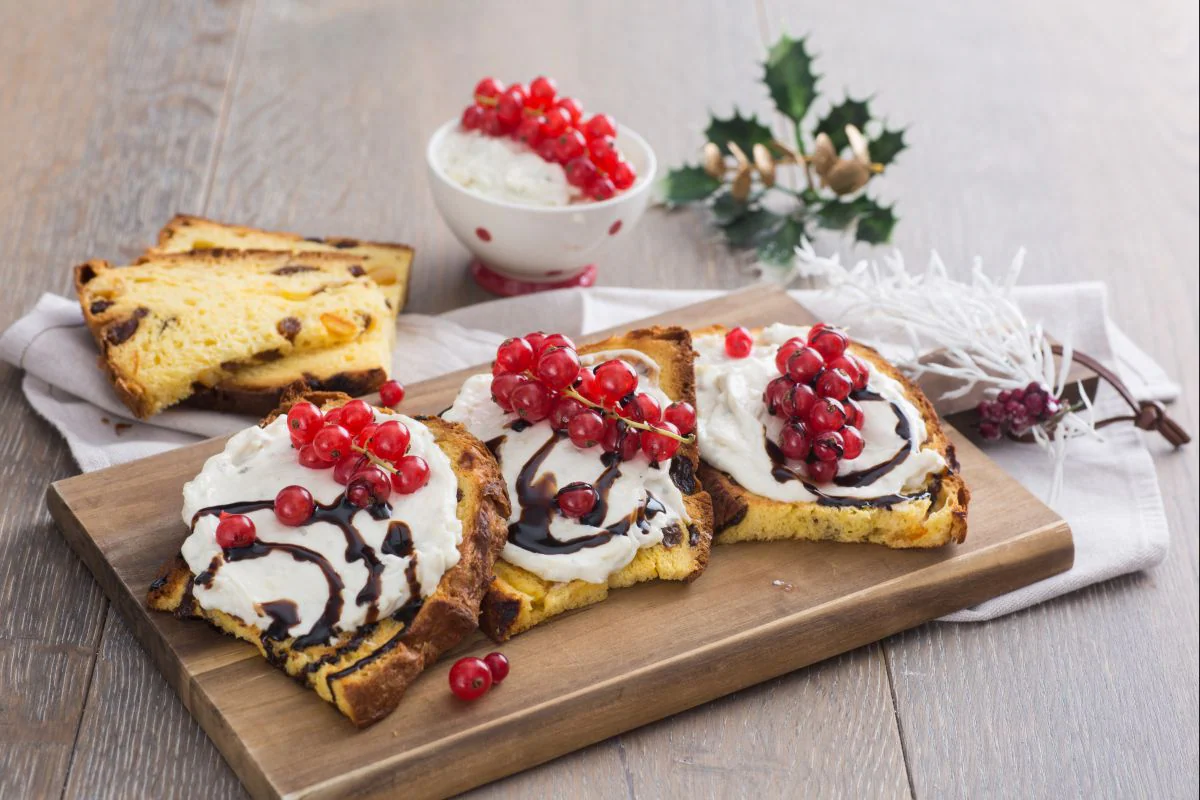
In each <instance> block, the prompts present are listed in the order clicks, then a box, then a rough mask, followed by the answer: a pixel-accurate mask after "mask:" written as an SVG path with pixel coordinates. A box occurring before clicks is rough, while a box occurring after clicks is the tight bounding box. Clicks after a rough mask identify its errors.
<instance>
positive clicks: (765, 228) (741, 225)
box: [721, 208, 787, 247]
mask: <svg viewBox="0 0 1200 800" xmlns="http://www.w3.org/2000/svg"><path fill="white" fill-rule="evenodd" d="M786 220H787V217H784V216H783V215H782V214H776V213H775V212H774V211H768V210H767V209H765V208H755V209H750V210H748V211H747V212H746V213H744V214H741V215H740V216H738V217H736V218H734V219H733V220H731V221H730V222H728V223H726V224H725V225H722V226H721V227H722V229H723V230H724V231H725V238H726V240H728V242H729V244H730V246H731V247H755V246H757V245H758V243H759V242H761V241H764V240H765V239H768V238H770V237H771V236H772V235H774V233H775V231H776V229H778V228H779V227H780V226H781V225H783V224H784V222H785V221H786Z"/></svg>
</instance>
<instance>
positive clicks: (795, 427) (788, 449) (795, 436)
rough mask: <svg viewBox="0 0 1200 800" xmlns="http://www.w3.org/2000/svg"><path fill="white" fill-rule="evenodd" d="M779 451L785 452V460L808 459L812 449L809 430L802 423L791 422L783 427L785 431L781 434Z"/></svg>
mask: <svg viewBox="0 0 1200 800" xmlns="http://www.w3.org/2000/svg"><path fill="white" fill-rule="evenodd" d="M779 449H780V450H782V451H783V455H784V457H785V458H790V459H792V460H793V461H803V460H804V459H806V458H808V454H809V452H810V451H811V449H812V440H811V439H809V436H808V429H807V428H805V427H804V424H803V423H801V422H789V423H788V424H787V425H784V426H783V430H782V431H780V432H779Z"/></svg>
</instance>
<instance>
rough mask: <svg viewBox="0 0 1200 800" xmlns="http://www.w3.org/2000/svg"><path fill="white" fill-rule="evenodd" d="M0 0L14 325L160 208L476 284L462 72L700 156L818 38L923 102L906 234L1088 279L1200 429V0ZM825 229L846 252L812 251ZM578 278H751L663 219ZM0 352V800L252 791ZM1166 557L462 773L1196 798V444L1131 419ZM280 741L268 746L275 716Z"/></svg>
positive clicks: (960, 259)
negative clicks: (535, 81)
mask: <svg viewBox="0 0 1200 800" xmlns="http://www.w3.org/2000/svg"><path fill="white" fill-rule="evenodd" d="M28 8H29V7H28V6H27V5H26V4H23V3H19V2H17V0H0V76H2V77H0V265H2V266H0V276H2V282H0V286H2V287H3V289H2V290H0V326H7V325H8V324H9V323H11V322H12V321H13V320H15V319H16V318H17V317H19V316H20V315H21V314H22V313H24V312H25V311H26V310H28V309H29V308H30V307H31V306H32V305H33V303H34V302H35V301H36V299H37V297H38V296H39V295H40V294H41V293H42V292H46V291H50V292H63V293H65V292H66V291H67V289H68V267H70V266H71V265H72V264H74V263H75V262H78V261H80V260H83V259H85V258H90V257H106V258H110V259H118V260H119V259H122V258H128V257H130V256H133V255H135V254H136V253H138V252H139V250H140V249H141V248H142V247H143V246H144V245H145V244H146V243H148V242H149V241H150V240H151V239H152V237H153V236H154V233H155V231H156V230H157V229H158V227H159V226H160V225H161V224H162V223H163V222H164V221H165V220H166V218H167V217H168V216H169V215H170V214H171V213H173V212H175V211H176V210H180V211H190V212H194V213H201V214H207V215H210V216H214V217H217V218H222V219H228V220H231V221H244V222H248V223H254V224H261V225H264V226H280V227H283V228H287V229H298V230H302V231H307V232H313V233H337V234H342V233H344V234H353V235H360V236H364V237H374V238H381V239H401V240H405V241H408V242H410V243H411V244H413V245H414V246H415V247H416V248H417V253H418V257H417V259H418V260H417V272H416V275H415V277H414V281H413V285H412V294H411V297H412V299H411V302H410V305H409V309H410V310H411V311H417V312H438V311H443V310H446V309H450V308H454V307H457V306H462V305H466V304H470V303H474V302H478V301H480V300H483V299H486V298H485V295H484V294H483V293H482V292H481V291H480V290H479V289H477V288H475V287H474V286H473V285H471V284H470V283H469V282H467V281H466V279H465V277H464V268H465V263H466V255H465V251H464V250H463V249H462V248H461V247H460V246H459V245H458V244H457V243H456V242H455V241H454V240H453V239H452V238H451V236H450V234H449V232H448V231H447V230H446V228H445V227H444V226H443V225H442V224H441V222H440V220H439V219H438V217H437V215H436V212H435V211H434V209H433V205H432V202H431V198H430V195H429V192H428V190H427V188H426V184H425V176H424V174H423V173H424V169H425V167H424V163H423V143H424V140H425V138H426V137H427V135H428V134H429V133H430V132H431V131H432V130H433V128H434V127H435V126H436V125H437V124H438V123H440V122H441V121H442V120H444V119H446V118H447V117H449V116H451V115H452V114H456V113H457V112H458V111H459V109H460V107H461V105H462V103H463V98H464V97H465V96H466V95H467V93H468V92H469V91H470V87H471V86H472V85H473V83H474V81H475V80H476V79H477V78H478V77H479V76H481V75H482V74H484V73H485V72H486V73H494V74H496V75H497V76H500V77H509V76H519V77H525V78H528V77H531V76H533V75H535V74H537V73H540V72H543V71H545V72H549V73H551V74H553V75H555V76H556V77H557V78H558V80H559V81H560V84H561V85H563V86H564V87H570V88H571V89H572V90H573V91H574V92H575V93H576V94H578V95H579V96H580V97H582V98H585V99H586V100H587V101H588V102H589V103H590V104H591V105H592V106H594V107H598V108H604V109H611V110H613V111H614V112H615V113H616V114H617V115H618V116H619V117H620V119H621V120H622V121H624V122H626V123H628V124H629V125H630V126H631V127H633V128H634V129H635V130H638V131H639V132H641V133H643V134H644V135H646V137H647V138H648V139H649V140H650V142H651V143H652V144H653V146H654V147H655V148H656V150H657V151H658V154H659V157H660V160H661V161H663V162H664V163H666V164H673V163H677V162H679V161H680V160H682V159H684V158H689V157H692V156H693V154H694V153H695V151H696V148H697V147H698V145H699V144H700V142H701V137H700V135H699V130H700V129H701V128H702V127H703V124H704V122H705V110H706V108H709V107H711V108H713V109H715V110H717V111H720V112H727V111H728V110H730V108H731V107H732V105H733V103H734V102H735V101H736V102H737V103H738V104H739V105H740V106H741V107H742V108H743V109H753V110H760V111H761V110H766V108H767V103H766V98H765V93H764V92H763V90H762V89H761V88H760V87H759V85H758V84H757V82H756V78H757V75H758V73H759V67H758V66H757V64H758V63H759V62H760V61H761V60H762V57H763V54H762V49H761V48H762V43H763V40H764V38H766V37H774V36H775V35H777V34H778V33H779V32H781V31H788V32H791V33H793V34H801V33H804V32H812V33H813V35H814V36H813V43H814V47H815V49H816V50H817V51H818V52H819V53H820V54H821V60H820V62H819V64H818V68H819V71H820V72H822V73H823V74H824V75H825V78H824V85H825V87H826V88H827V89H830V90H831V91H835V92H836V91H839V90H840V89H841V88H842V87H850V88H852V89H853V90H854V91H855V92H856V93H858V94H860V95H861V94H863V93H866V92H875V93H876V95H877V104H878V107H879V108H880V109H886V111H887V112H888V113H889V115H890V117H891V119H892V120H894V121H896V122H900V123H913V125H912V128H911V130H910V135H909V137H908V138H909V141H910V143H911V149H910V150H909V151H908V152H906V153H904V154H903V156H902V157H901V159H900V161H899V163H898V165H897V166H896V167H895V168H894V169H890V170H889V172H888V174H887V175H886V176H885V178H884V180H883V181H882V182H881V184H880V187H881V188H882V190H883V193H884V195H885V196H886V197H888V198H891V199H898V200H899V201H900V206H899V215H900V217H901V222H900V225H899V228H898V231H897V236H896V243H897V244H898V245H900V246H901V247H902V248H903V249H904V250H905V251H906V252H907V253H908V254H909V255H910V257H918V258H920V257H922V254H924V253H925V252H927V251H928V250H929V248H931V247H937V248H938V249H939V250H940V252H941V253H942V254H943V255H944V256H945V257H946V258H947V260H948V261H949V262H951V263H953V264H956V265H958V268H959V269H962V268H964V267H965V265H966V264H968V263H969V258H970V257H971V256H973V255H975V254H979V255H982V256H983V257H984V258H985V260H986V261H987V262H989V263H991V264H995V265H1000V264H1005V263H1007V260H1008V259H1009V258H1010V257H1011V255H1012V254H1013V252H1014V250H1015V248H1016V247H1017V246H1018V245H1025V246H1026V247H1028V248H1029V260H1028V262H1027V263H1028V266H1027V271H1026V273H1025V276H1024V280H1025V281H1026V282H1031V283H1032V282H1055V281H1068V280H1103V281H1105V282H1107V284H1108V286H1109V289H1110V304H1111V312H1112V314H1113V317H1114V318H1115V319H1116V321H1117V323H1118V324H1119V325H1120V326H1122V327H1123V328H1124V329H1125V330H1126V331H1127V332H1128V333H1129V334H1130V335H1132V336H1133V337H1134V339H1135V340H1136V341H1138V342H1140V343H1141V344H1143V345H1144V346H1145V347H1147V349H1149V350H1150V351H1151V352H1153V353H1154V355H1155V356H1156V358H1157V359H1158V360H1159V361H1160V362H1161V363H1162V364H1163V366H1165V367H1166V369H1167V370H1168V372H1170V373H1171V374H1172V375H1173V376H1174V377H1175V378H1176V379H1177V380H1179V382H1180V383H1181V385H1182V386H1183V397H1182V399H1181V401H1180V402H1179V403H1177V405H1176V408H1175V410H1174V413H1175V414H1176V416H1177V418H1179V419H1180V420H1181V421H1182V422H1183V423H1184V424H1185V425H1186V426H1187V427H1188V428H1190V429H1191V430H1192V431H1193V432H1194V431H1196V430H1197V396H1198V387H1197V361H1198V352H1197V338H1198V334H1197V324H1198V323H1197V316H1198V315H1197V305H1198V303H1197V267H1198V264H1200V253H1198V243H1197V216H1198V208H1197V194H1198V189H1197V186H1198V183H1197V174H1198V162H1200V153H1198V147H1197V135H1198V129H1200V122H1198V110H1197V86H1198V74H1197V73H1198V68H1197V10H1196V7H1195V4H1189V3H1184V2H1180V1H1179V0H1150V2H1146V3H1140V4H1137V5H1136V6H1132V5H1126V4H1120V3H1116V2H1111V0H1109V1H1107V2H1100V3H1097V2H1085V1H1084V0H1064V1H1063V2H1059V3H1042V2H1038V1H1037V0H1017V1H1016V2H994V3H961V2H958V0H925V1H924V2H917V1H916V0H905V1H903V2H893V3H886V4H884V3H866V2H853V3H817V2H805V3H785V2H781V0H761V2H757V3H756V2H750V1H749V0H747V2H740V3H739V2H726V3H697V2H684V1H683V0H659V2H654V3H640V2H632V0H630V1H628V2H608V3H586V4H585V3H563V2H549V0H537V1H536V2H523V3H520V4H517V3H515V2H513V3H498V2H488V3H468V2H465V0H455V1H454V2H449V1H447V0H443V2H439V3H419V2H416V1H415V0H413V2H407V3H392V2H387V1H386V0H343V1H342V2H337V3H317V2H316V0H312V2H295V1H294V0H257V2H256V1H255V0H225V1H224V2H193V3H165V2H164V3H149V2H145V3H138V2H133V1H132V0H130V1H125V0H93V2H71V1H70V0H45V2H42V3H40V4H38V7H37V11H36V13H30V12H29V10H27V9H28ZM825 246H826V247H827V248H828V247H830V246H836V243H834V244H833V245H829V244H826V245H825ZM620 248H621V249H620V250H619V251H618V252H616V253H614V254H613V255H612V256H611V257H610V258H608V259H607V262H606V263H605V264H604V265H602V266H603V269H602V272H601V278H600V280H601V283H602V284H606V285H631V284H635V283H636V284H637V285H639V286H645V287H654V288H665V287H708V288H732V287H736V286H739V285H743V284H745V283H746V282H747V281H748V280H749V277H748V276H747V275H746V274H745V272H744V271H742V270H740V269H739V268H738V266H737V263H736V262H735V261H734V260H733V259H732V258H731V257H730V256H729V255H728V253H727V252H726V250H725V249H724V248H723V247H722V246H721V245H720V244H718V243H716V242H715V241H714V239H713V237H712V236H711V234H710V231H709V229H708V228H707V227H706V226H705V225H704V222H703V219H702V216H701V215H700V214H698V213H688V212H684V213H679V214H674V215H666V214H664V213H663V212H661V211H651V212H649V213H648V214H647V217H646V219H645V220H644V221H643V223H642V225H641V226H640V228H639V229H638V231H637V233H636V235H634V236H630V237H628V238H627V239H626V241H625V242H624V243H623V244H621V245H620ZM20 380H21V376H20V374H19V373H18V372H16V371H15V370H12V369H9V368H7V367H0V382H2V387H0V486H3V490H4V501H3V502H2V504H0V796H3V797H25V796H50V795H54V796H58V795H63V796H67V797H98V796H112V797H160V796H178V797H226V796H233V797H236V796H239V795H241V794H242V789H241V787H240V785H239V784H238V782H237V780H236V778H234V776H233V773H232V772H231V771H230V770H229V769H228V768H227V767H226V766H225V764H224V762H223V761H222V759H221V757H220V755H219V754H218V753H217V751H216V750H215V749H214V747H213V746H212V745H211V744H210V743H209V741H208V740H207V738H206V737H205V735H204V734H203V732H201V730H200V728H199V726H198V725H196V724H195V723H194V722H193V721H192V719H191V718H190V717H189V715H188V713H187V712H186V711H185V710H184V708H183V706H182V705H181V704H180V703H179V701H178V700H177V699H176V697H175V696H174V694H173V693H172V692H171V690H170V689H169V688H168V687H167V685H166V683H165V682H164V681H163V679H162V678H161V677H160V676H159V675H158V673H157V672H156V671H155V670H154V668H153V667H152V666H151V664H150V661H149V659H148V658H147V657H146V656H145V654H144V653H143V652H142V650H141V649H140V647H139V646H138V645H137V644H136V643H135V642H134V641H133V639H132V638H131V636H130V634H129V632H128V630H127V629H126V627H125V624H124V623H123V622H122V620H121V618H120V617H119V616H118V615H117V614H116V613H114V612H113V611H111V610H110V608H109V605H108V602H107V601H106V600H105V598H104V596H103V594H102V593H101V592H100V590H99V589H98V588H97V586H96V584H95V583H94V582H93V581H92V579H91V577H90V576H89V574H88V572H87V570H86V569H85V568H84V567H83V565H82V564H81V563H80V562H79V561H78V560H77V559H76V558H75V556H74V555H73V554H72V553H71V552H70V551H69V550H68V549H67V547H66V545H65V544H64V543H63V541H62V539H61V538H60V537H59V535H58V534H57V533H56V532H55V531H54V529H53V527H52V525H51V523H50V519H49V516H48V515H47V513H46V510H45V508H44V506H43V503H42V494H43V492H44V490H45V487H46V484H47V483H48V482H49V481H52V480H56V479H58V478H61V477H64V476H66V475H70V474H72V473H73V472H74V471H75V469H76V467H75V465H74V463H73V462H72V459H71V456H70V454H69V453H68V451H67V448H66V447H65V446H64V444H63V442H62V441H61V440H60V439H59V438H58V437H57V436H56V435H55V433H54V432H53V431H52V430H51V428H50V427H49V426H47V425H46V424H45V423H44V422H42V421H41V420H39V419H38V418H37V417H36V416H35V415H34V413H33V412H32V411H31V410H30V408H29V407H28V406H27V404H26V403H25V401H24V399H23V398H22V396H21V392H20ZM1151 449H1152V451H1153V453H1154V455H1155V459H1156V463H1157V465H1158V470H1159V478H1160V481H1161V485H1162V489H1163V494H1164V496H1165V501H1166V511H1167V514H1168V517H1169V521H1170V526H1171V534H1172V539H1171V548H1170V553H1169V555H1168V557H1167V559H1166V561H1165V562H1164V563H1163V564H1162V565H1160V566H1159V567H1157V568H1155V569H1152V570H1150V571H1148V572H1146V573H1143V574H1138V575H1132V576H1127V577H1124V578H1120V579H1117V580H1113V581H1109V582H1107V583H1104V584H1101V585H1098V586H1095V587H1092V588H1090V589H1088V590H1085V591H1081V592H1078V593H1075V594H1073V595H1071V596H1068V597H1064V598H1061V599H1059V600H1056V601H1054V602H1050V603H1046V604H1044V605H1041V606H1039V607H1036V608H1033V609H1030V610H1028V611H1025V612H1022V613H1018V614H1014V615H1012V616H1010V617H1007V618H1004V619H1001V620H998V621H995V622H992V623H989V624H979V625H939V624H931V625H926V626H924V627H921V628H919V629H916V630H913V631H910V632H908V633H906V634H903V635H900V636H896V637H893V638H891V639H889V640H886V641H884V642H881V643H879V644H877V645H874V646H871V647H867V648H864V649H861V650H858V651H855V652H852V653H848V654H846V655H844V656H842V657H840V658H837V659H834V660H832V661H829V662H826V663H824V664H820V665H818V666H815V667H812V668H809V669H806V670H802V671H800V672H797V673H793V674H791V675H788V676H785V677H783V678H779V679H776V680H773V681H770V682H768V683H766V684H763V685H761V686H758V687H754V688H752V689H748V690H746V691H743V692H740V693H738V694H736V695H733V696H730V697H727V698H724V699H722V700H719V701H716V702H713V703H710V704H707V705H705V706H703V707H700V708H697V709H694V710H692V711H690V712H688V713H685V714H681V715H679V716H677V717H673V718H671V719H667V720H664V721H662V722H659V723H656V724H653V725H650V726H647V727H645V728H641V729H638V730H635V731H633V732H631V733H628V734H626V735H623V736H619V737H616V738H614V739H611V740H608V741H605V742H602V743H600V744H597V745H595V746H592V747H590V748H588V749H586V750H583V751H581V752H578V753H575V754H572V755H569V756H566V757H564V758H561V759H558V760H557V761H554V762H551V763H549V764H546V765H544V766H542V767H540V768H538V769H534V770H531V771H528V772H526V773H523V774H520V775H517V776H514V777H512V778H509V779H507V780H504V781H502V782H500V783H497V784H494V785H492V786H488V787H484V788H483V789H480V790H479V791H478V792H477V794H478V795H480V796H511V797H527V796H534V797H541V796H562V797H614V796H624V795H628V796H630V797H634V796H638V797H657V796H678V795H684V794H687V795H689V796H702V797H708V796H756V797H769V796H796V795H809V796H812V795H842V796H855V797H859V796H870V797H874V796H884V797H903V796H914V795H915V796H921V797H995V796H1012V797H1032V796H1055V797H1074V796H1089V797H1090V796H1097V797H1104V796H1114V797H1116V796H1130V795H1138V796H1149V797H1163V798H1165V797H1180V796H1192V797H1195V796H1196V793H1197V702H1198V700H1197V685H1198V677H1197V652H1198V643H1197V637H1198V634H1197V629H1198V611H1197V592H1198V582H1197V560H1198V557H1197V494H1198V491H1197V456H1196V453H1197V447H1196V446H1195V445H1193V446H1191V447H1189V448H1186V449H1184V450H1183V451H1181V452H1171V451H1170V450H1169V449H1168V448H1167V447H1166V446H1165V445H1164V444H1163V443H1161V442H1159V441H1152V442H1151ZM281 735H286V733H285V732H281Z"/></svg>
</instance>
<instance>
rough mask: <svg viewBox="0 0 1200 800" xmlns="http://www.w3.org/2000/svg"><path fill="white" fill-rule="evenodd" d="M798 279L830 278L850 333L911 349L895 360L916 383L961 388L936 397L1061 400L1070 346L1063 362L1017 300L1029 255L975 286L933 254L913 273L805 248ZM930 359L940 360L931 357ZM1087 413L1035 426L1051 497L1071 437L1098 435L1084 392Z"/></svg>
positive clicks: (978, 270)
mask: <svg viewBox="0 0 1200 800" xmlns="http://www.w3.org/2000/svg"><path fill="white" fill-rule="evenodd" d="M796 255H797V259H796V263H795V266H794V268H793V275H792V276H791V278H795V277H807V278H814V279H818V280H823V281H824V282H825V283H826V284H827V286H826V287H824V288H826V289H827V291H829V292H831V293H833V294H834V295H835V296H836V299H837V301H838V302H839V303H846V306H845V308H844V309H843V310H842V311H841V313H840V314H839V317H840V319H841V320H842V321H843V322H844V323H845V325H846V326H847V327H849V326H850V325H854V326H855V327H858V326H862V327H864V328H867V329H868V330H869V331H870V333H871V334H872V335H871V336H870V338H871V339H873V340H879V341H890V342H896V341H907V342H908V344H909V349H910V352H909V353H908V354H907V355H905V354H903V352H902V351H901V352H896V353H893V352H891V351H889V355H890V356H891V357H892V358H893V360H894V361H895V363H896V366H897V367H898V368H899V369H900V370H901V371H902V372H904V373H905V374H906V375H907V376H909V377H910V378H912V379H913V380H920V379H921V378H924V377H927V376H930V375H939V376H943V377H945V378H949V379H953V381H954V382H955V384H956V385H954V386H953V387H952V388H950V389H949V390H947V391H945V392H943V393H942V394H941V395H940V397H939V398H938V399H940V400H943V401H946V400H954V399H955V398H961V397H963V396H965V395H967V394H970V393H972V392H977V391H978V390H979V389H981V388H990V389H995V390H999V389H1016V388H1021V387H1024V386H1026V385H1028V384H1029V383H1031V382H1034V381H1036V382H1037V383H1041V384H1043V385H1045V386H1047V387H1050V391H1051V394H1052V395H1053V396H1054V397H1060V396H1061V395H1062V391H1063V388H1064V385H1065V384H1066V381H1067V374H1068V371H1069V369H1070V366H1071V345H1070V343H1069V342H1063V343H1062V346H1063V354H1062V357H1061V360H1060V361H1059V363H1058V364H1056V363H1055V359H1054V355H1053V353H1052V352H1051V350H1050V342H1049V340H1048V339H1047V338H1046V334H1045V331H1044V330H1043V329H1042V326H1041V324H1040V323H1034V324H1031V323H1030V322H1029V320H1027V319H1026V318H1025V315H1024V314H1022V313H1021V309H1020V308H1019V307H1018V306H1017V304H1016V303H1015V302H1014V301H1013V299H1012V296H1011V294H1012V292H1011V290H1012V287H1013V286H1014V285H1015V284H1016V282H1017V278H1018V277H1019V276H1020V274H1021V267H1022V266H1023V263H1024V260H1025V251H1024V250H1023V249H1022V250H1020V251H1018V253H1017V255H1016V257H1015V258H1013V261H1012V264H1011V265H1010V267H1009V268H1008V271H1007V272H1006V273H1005V274H1004V275H1002V276H1001V277H1000V279H999V280H993V279H992V278H990V277H988V275H987V274H985V273H984V271H983V266H982V263H981V261H980V259H978V258H976V259H975V262H974V264H973V266H972V269H971V280H970V282H963V281H957V280H954V279H953V278H951V277H950V276H949V274H948V273H947V270H946V265H945V264H944V263H943V262H942V260H941V258H940V257H939V256H938V254H937V253H936V252H934V253H933V254H932V255H931V256H930V259H929V265H928V266H927V267H926V269H925V271H924V272H922V273H919V274H913V273H910V272H909V271H908V270H907V269H906V268H905V265H904V257H903V256H902V255H901V254H900V253H899V252H896V253H894V254H893V255H891V256H890V257H885V258H884V260H883V263H882V264H880V263H878V262H875V261H870V262H868V261H866V260H863V261H859V262H858V263H857V264H855V265H854V266H853V267H852V268H849V269H847V268H846V267H845V266H843V265H842V264H841V262H840V260H839V259H838V258H837V256H836V255H835V256H833V257H831V258H825V257H822V256H818V255H817V254H816V252H815V251H814V250H813V248H812V245H811V244H810V243H809V242H807V241H804V242H802V243H801V245H800V246H799V247H798V248H796ZM930 354H936V358H933V359H931V358H930ZM1079 395H1080V397H1081V401H1082V407H1080V408H1077V409H1074V410H1072V409H1069V408H1068V409H1065V411H1064V413H1063V414H1062V417H1061V419H1060V420H1059V421H1058V423H1057V425H1056V426H1055V428H1054V432H1053V435H1051V434H1050V433H1048V432H1047V431H1046V429H1045V428H1043V427H1041V426H1037V425H1035V426H1034V427H1033V428H1032V430H1031V433H1032V434H1033V437H1034V440H1035V441H1036V442H1037V444H1038V445H1039V446H1040V447H1041V448H1042V449H1043V450H1044V451H1046V453H1047V454H1048V455H1049V456H1050V457H1051V459H1052V460H1053V462H1054V479H1053V482H1052V486H1051V487H1050V494H1049V496H1050V497H1051V498H1055V497H1057V496H1058V493H1059V490H1060V489H1061V487H1062V480H1063V464H1064V462H1065V459H1066V449H1067V442H1068V440H1070V439H1072V438H1075V437H1077V436H1084V435H1086V436H1098V434H1097V433H1096V428H1095V424H1094V423H1095V419H1094V416H1093V414H1092V408H1091V405H1090V402H1089V401H1088V398H1087V393H1086V392H1084V391H1082V389H1081V390H1080V392H1079Z"/></svg>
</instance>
